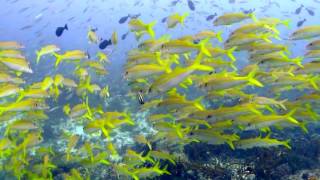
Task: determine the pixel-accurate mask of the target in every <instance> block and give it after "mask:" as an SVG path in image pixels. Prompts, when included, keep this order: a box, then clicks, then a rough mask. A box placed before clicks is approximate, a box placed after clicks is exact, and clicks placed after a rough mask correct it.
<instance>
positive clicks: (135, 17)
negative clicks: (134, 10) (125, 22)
mask: <svg viewBox="0 0 320 180" xmlns="http://www.w3.org/2000/svg"><path fill="white" fill-rule="evenodd" d="M140 16H141V14H140V13H139V14H134V15H130V18H131V19H137V18H138V17H140Z"/></svg>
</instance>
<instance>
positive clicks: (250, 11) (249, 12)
mask: <svg viewBox="0 0 320 180" xmlns="http://www.w3.org/2000/svg"><path fill="white" fill-rule="evenodd" d="M241 10H242V12H243V13H245V14H251V13H253V12H254V11H255V10H256V9H255V8H253V9H248V10H245V9H242V8H241Z"/></svg>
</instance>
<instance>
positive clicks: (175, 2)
mask: <svg viewBox="0 0 320 180" xmlns="http://www.w3.org/2000/svg"><path fill="white" fill-rule="evenodd" d="M178 2H180V0H175V1H172V2H171V6H175V5H177V3H178Z"/></svg>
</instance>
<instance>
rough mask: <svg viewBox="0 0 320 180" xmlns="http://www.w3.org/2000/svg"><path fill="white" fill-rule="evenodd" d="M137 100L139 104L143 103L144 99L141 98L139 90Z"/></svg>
mask: <svg viewBox="0 0 320 180" xmlns="http://www.w3.org/2000/svg"><path fill="white" fill-rule="evenodd" d="M138 100H139V103H140V104H141V105H142V104H144V99H143V96H142V94H141V92H138Z"/></svg>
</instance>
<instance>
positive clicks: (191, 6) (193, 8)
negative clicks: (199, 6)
mask: <svg viewBox="0 0 320 180" xmlns="http://www.w3.org/2000/svg"><path fill="white" fill-rule="evenodd" d="M188 6H189V8H190V10H191V11H194V10H195V9H196V7H195V6H194V3H193V2H192V1H191V0H188Z"/></svg>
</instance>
